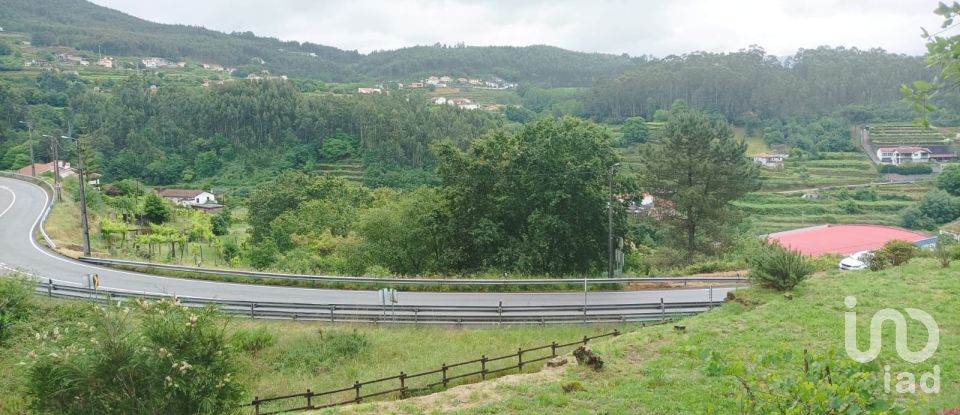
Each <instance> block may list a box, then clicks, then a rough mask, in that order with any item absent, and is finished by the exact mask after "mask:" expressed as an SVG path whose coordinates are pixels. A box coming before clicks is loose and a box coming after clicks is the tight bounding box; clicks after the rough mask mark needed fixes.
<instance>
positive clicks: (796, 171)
mask: <svg viewBox="0 0 960 415" xmlns="http://www.w3.org/2000/svg"><path fill="white" fill-rule="evenodd" d="M820 156H821V158H822V159H821V160H796V159H787V161H786V163H784V165H783V168H782V169H763V170H762V171H761V173H760V180H761V183H762V184H761V185H762V189H763V190H765V191H778V190H793V189H806V188H813V187H825V186H846V185H852V184H865V183H874V182H879V181H883V177H882V176H881V175H880V173H879V172H878V171H877V169H876V167H875V166H874V165H873V163H871V162H870V159H869V158H867V156H866V155H865V154H863V153H860V152H856V153H854V152H850V153H820Z"/></svg>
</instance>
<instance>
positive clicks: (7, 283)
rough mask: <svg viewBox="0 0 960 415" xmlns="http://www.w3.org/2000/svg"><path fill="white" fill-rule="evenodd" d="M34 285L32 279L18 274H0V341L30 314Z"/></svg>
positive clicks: (32, 305)
mask: <svg viewBox="0 0 960 415" xmlns="http://www.w3.org/2000/svg"><path fill="white" fill-rule="evenodd" d="M34 286H35V284H34V283H33V281H31V280H30V279H29V278H27V277H25V276H22V275H19V274H14V275H0V342H2V341H4V340H5V339H6V338H7V337H8V336H9V335H10V331H11V329H12V328H13V326H14V325H15V324H17V323H19V322H20V321H23V320H24V319H26V318H27V317H28V316H29V315H30V311H31V310H33V307H34V304H33V290H34Z"/></svg>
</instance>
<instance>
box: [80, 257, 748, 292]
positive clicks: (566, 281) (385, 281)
mask: <svg viewBox="0 0 960 415" xmlns="http://www.w3.org/2000/svg"><path fill="white" fill-rule="evenodd" d="M79 259H80V260H81V261H83V262H86V263H89V264H96V265H107V266H123V267H132V268H142V269H159V270H165V271H177V272H189V273H197V274H210V275H223V276H234V277H246V278H255V279H284V280H297V281H315V282H328V283H356V284H381V285H437V286H444V285H486V286H491V285H499V286H522V285H582V284H589V285H597V284H620V285H622V284H659V283H716V284H744V283H747V282H748V280H747V279H746V278H742V277H675V278H586V279H584V278H539V279H470V278H369V277H342V276H332V275H304V274H285V273H276V272H258V271H237V270H226V269H212V268H197V267H188V266H183V265H168V264H156V263H151V262H138V261H127V260H120V259H107V258H95V257H80V258H79Z"/></svg>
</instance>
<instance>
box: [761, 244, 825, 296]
mask: <svg viewBox="0 0 960 415" xmlns="http://www.w3.org/2000/svg"><path fill="white" fill-rule="evenodd" d="M747 262H748V263H749V264H750V280H751V281H753V282H754V283H756V284H759V285H761V286H764V287H767V288H773V289H775V290H778V291H787V290H791V289H793V287H796V286H797V284H799V283H800V282H801V281H803V280H804V279H806V278H807V276H808V275H810V274H811V273H813V271H814V266H813V264H812V263H811V262H810V261H809V260H808V259H807V258H806V257H805V256H803V254H801V253H799V252H796V251H792V250H790V249H787V248H784V247H782V246H780V245H779V244H777V243H773V244H769V245H767V246H766V247H764V248H763V249H760V250H759V251H758V252H757V253H756V254H754V255H753V256H752V257H750V258H748V259H747Z"/></svg>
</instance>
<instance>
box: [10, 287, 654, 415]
mask: <svg viewBox="0 0 960 415" xmlns="http://www.w3.org/2000/svg"><path fill="white" fill-rule="evenodd" d="M0 278H3V276H0ZM35 303H36V304H35V306H36V309H35V310H34V312H33V313H32V314H31V317H30V318H29V319H28V320H27V321H26V322H24V323H22V324H19V325H18V326H17V327H16V328H15V329H14V333H13V336H12V337H11V338H9V339H7V340H6V341H4V342H3V343H0V350H3V353H0V389H2V390H3V391H4V393H3V398H2V399H0V413H26V412H25V411H26V405H27V400H26V399H27V398H26V396H25V392H24V390H23V384H22V381H23V379H24V373H22V367H21V366H20V365H19V362H21V361H24V360H25V359H26V355H27V354H28V353H29V352H30V351H31V350H32V349H33V348H35V347H36V346H35V343H36V341H35V340H34V338H33V333H35V332H43V331H50V330H52V329H53V328H54V327H60V328H61V329H63V328H64V327H72V326H74V325H75V324H76V323H78V322H81V321H85V318H87V316H89V315H90V314H91V307H92V305H91V304H90V303H86V302H82V301H66V300H49V299H45V298H42V297H37V298H36V301H35ZM638 327H639V326H638V325H629V324H621V325H617V326H606V325H589V326H586V325H562V326H545V327H540V326H502V327H494V326H491V327H481V328H462V327H450V326H443V327H433V326H427V327H425V326H420V327H411V326H399V327H393V326H376V325H359V324H358V325H331V324H324V323H317V322H292V321H262V320H247V319H232V320H229V321H228V325H227V331H228V333H231V335H233V336H234V338H235V339H237V338H238V337H243V339H244V340H242V341H240V340H236V341H235V345H236V346H235V347H237V348H238V349H239V353H240V359H241V361H242V367H243V370H242V372H241V373H239V374H238V376H237V379H238V380H239V381H241V382H243V383H244V385H246V388H247V391H248V393H247V395H248V398H249V399H250V400H252V399H253V396H255V395H256V396H260V397H269V396H276V395H285V394H289V393H296V392H303V391H305V390H306V389H308V388H309V389H312V390H314V391H322V390H329V389H338V388H342V387H348V386H350V385H352V384H353V382H354V381H356V380H359V381H365V380H374V379H378V378H382V377H386V376H393V375H397V374H399V372H400V371H406V372H407V373H415V372H422V371H426V370H430V369H437V368H439V367H440V365H441V364H443V363H453V362H459V361H465V360H472V359H476V358H479V357H480V355H482V354H486V355H488V356H494V355H504V354H510V353H515V352H516V350H517V348H518V347H524V348H528V347H533V346H540V345H544V344H550V342H552V341H562V342H566V341H574V340H576V339H578V338H582V337H583V336H585V335H586V336H591V335H596V334H602V333H606V332H610V331H612V330H613V329H614V328H617V329H620V330H621V331H629V330H632V329H636V328H638ZM236 333H241V334H240V335H236ZM537 368H539V366H537V367H531V368H530V370H536V369H537ZM431 381H433V380H431Z"/></svg>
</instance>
